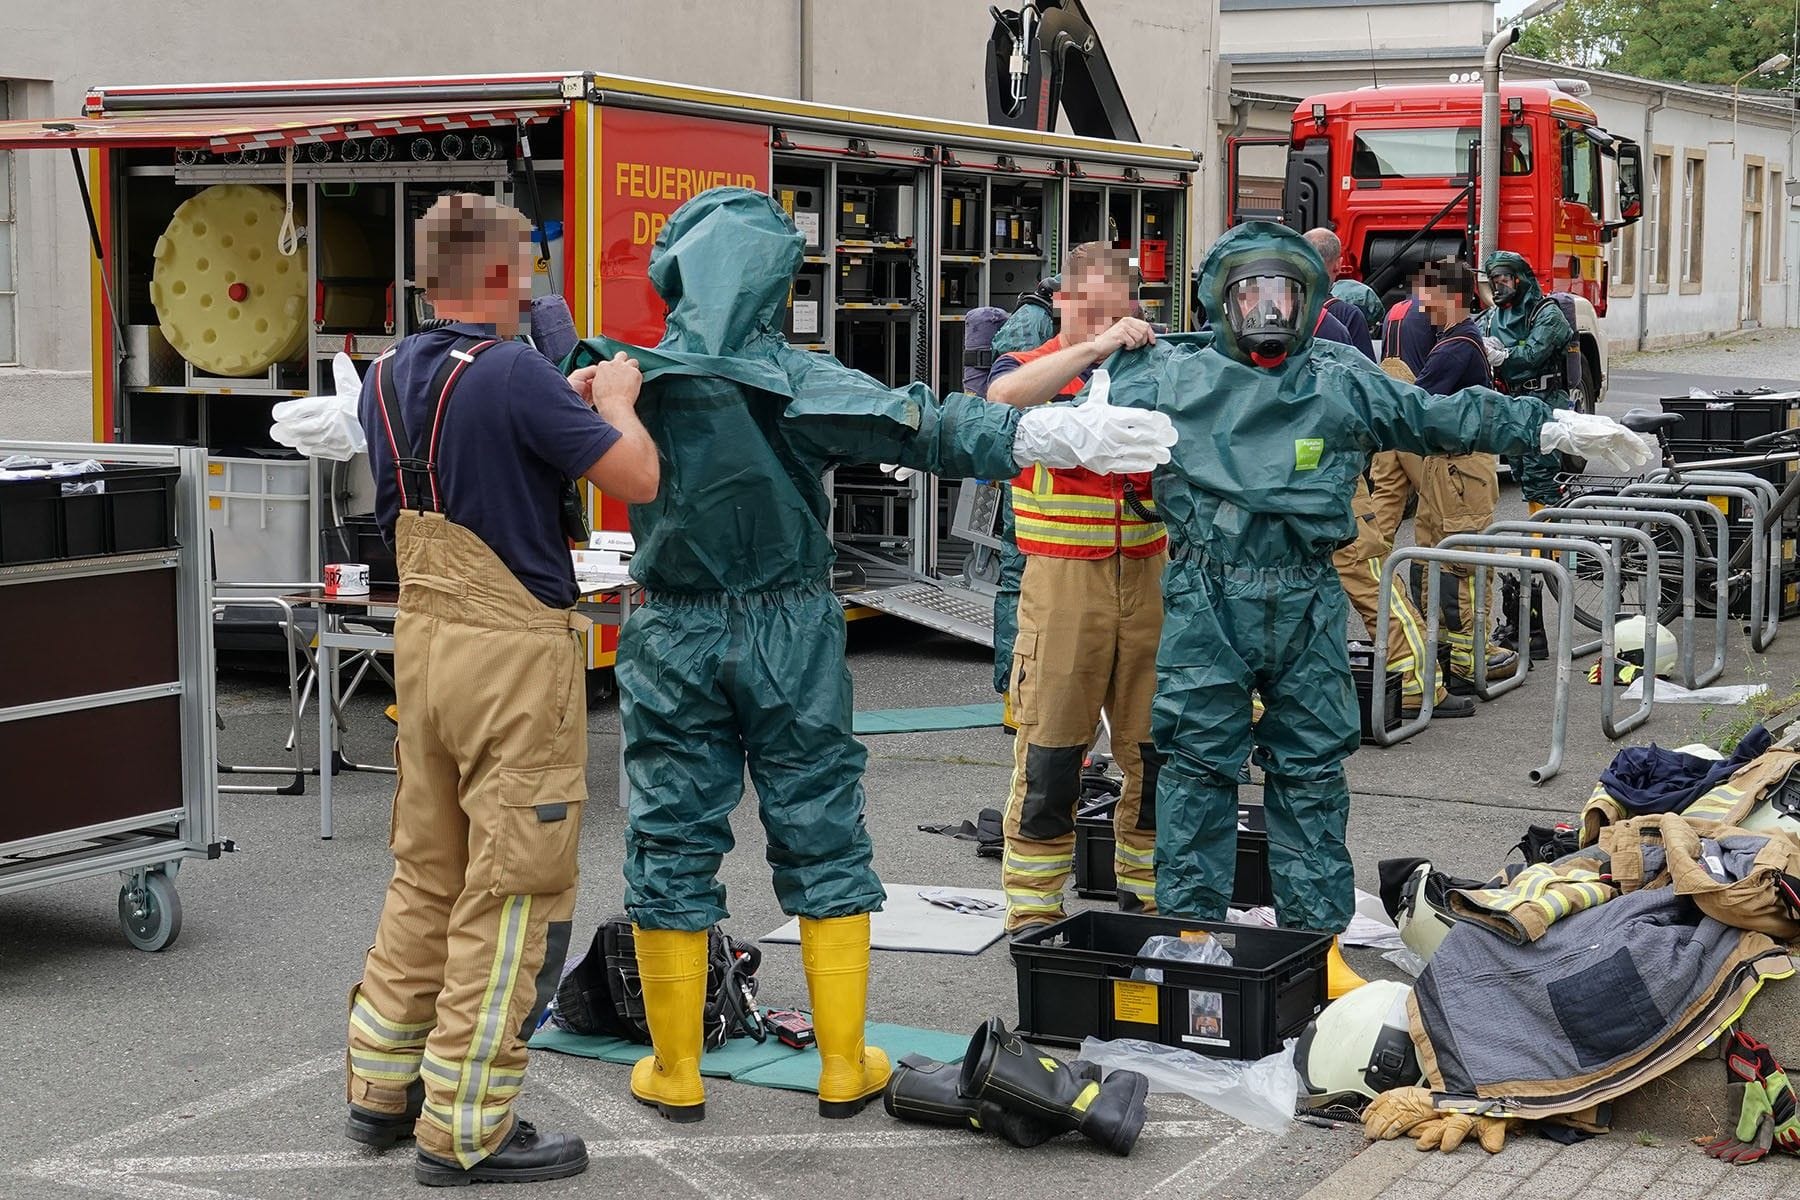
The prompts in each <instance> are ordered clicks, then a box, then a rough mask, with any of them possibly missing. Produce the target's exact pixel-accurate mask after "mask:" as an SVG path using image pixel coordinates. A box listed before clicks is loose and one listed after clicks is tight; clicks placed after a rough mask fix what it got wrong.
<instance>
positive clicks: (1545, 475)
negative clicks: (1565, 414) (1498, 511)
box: [1477, 250, 1575, 505]
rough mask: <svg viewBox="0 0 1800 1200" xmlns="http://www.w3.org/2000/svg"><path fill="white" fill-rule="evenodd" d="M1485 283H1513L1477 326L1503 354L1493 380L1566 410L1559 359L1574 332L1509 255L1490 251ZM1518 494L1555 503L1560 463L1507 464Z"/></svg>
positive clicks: (1540, 457)
mask: <svg viewBox="0 0 1800 1200" xmlns="http://www.w3.org/2000/svg"><path fill="white" fill-rule="evenodd" d="M1481 269H1482V270H1483V271H1484V272H1485V273H1486V274H1487V276H1488V278H1489V279H1490V280H1492V279H1493V276H1494V272H1495V271H1511V272H1512V273H1513V274H1514V275H1516V276H1517V277H1518V280H1519V287H1518V291H1517V292H1516V293H1514V295H1513V296H1512V297H1511V298H1510V299H1508V300H1507V302H1506V303H1501V302H1500V297H1499V296H1497V295H1496V296H1495V297H1494V301H1495V303H1494V307H1493V308H1490V309H1489V310H1488V311H1487V312H1485V313H1483V314H1482V315H1481V317H1480V318H1479V320H1478V322H1477V324H1478V326H1479V328H1480V330H1481V332H1482V334H1483V336H1485V337H1491V338H1497V339H1498V340H1499V342H1500V344H1501V345H1502V346H1504V347H1506V349H1507V350H1508V351H1509V353H1508V354H1507V356H1506V360H1505V361H1504V362H1502V363H1501V364H1500V365H1499V366H1497V367H1495V368H1494V378H1495V379H1496V380H1497V381H1498V382H1499V383H1500V384H1501V385H1502V386H1504V387H1505V388H1506V390H1507V391H1508V392H1510V393H1512V394H1513V395H1522V396H1536V397H1537V398H1538V399H1539V400H1542V401H1543V402H1544V403H1545V404H1548V405H1550V406H1551V407H1552V408H1568V407H1570V401H1569V391H1568V385H1567V380H1566V379H1564V378H1563V373H1564V354H1565V353H1566V351H1567V348H1568V345H1569V339H1570V338H1572V337H1574V336H1575V331H1574V330H1573V329H1572V328H1570V326H1569V319H1568V318H1567V317H1566V316H1564V315H1563V310H1562V309H1561V308H1560V307H1559V306H1558V305H1557V303H1556V302H1555V301H1554V300H1551V299H1550V298H1549V297H1548V296H1546V295H1544V289H1543V288H1542V287H1541V286H1540V285H1539V284H1538V278H1537V275H1536V274H1535V273H1534V272H1533V271H1532V269H1531V264H1530V263H1528V262H1526V261H1525V259H1524V258H1523V257H1522V256H1520V255H1518V254H1514V253H1513V252H1512V251H1511V250H1496V251H1494V252H1493V253H1492V254H1490V255H1488V258H1487V262H1485V263H1483V264H1482V268H1481ZM1512 469H1513V474H1514V475H1516V476H1517V477H1518V480H1519V489H1520V490H1521V491H1522V492H1524V493H1525V499H1527V500H1529V501H1530V502H1532V503H1533V504H1543V505H1553V504H1557V503H1559V502H1561V500H1562V488H1561V487H1559V486H1558V485H1557V482H1556V477H1557V475H1559V474H1561V473H1562V469H1563V465H1562V458H1561V456H1560V455H1556V454H1545V453H1543V452H1542V451H1540V450H1538V449H1536V448H1535V447H1533V448H1532V450H1531V451H1529V452H1528V453H1525V454H1521V455H1519V456H1517V457H1515V458H1514V459H1513V460H1512Z"/></svg>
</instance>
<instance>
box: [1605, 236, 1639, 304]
mask: <svg viewBox="0 0 1800 1200" xmlns="http://www.w3.org/2000/svg"><path fill="white" fill-rule="evenodd" d="M1607 258H1608V260H1609V261H1610V262H1611V264H1612V287H1611V289H1610V291H1611V293H1612V294H1613V295H1615V296H1629V295H1631V293H1632V292H1633V291H1635V290H1636V289H1637V258H1638V231H1637V226H1636V225H1627V226H1626V227H1625V228H1623V229H1621V230H1619V231H1618V232H1617V233H1615V234H1614V235H1613V240H1612V246H1611V247H1610V248H1609V249H1608V250H1607Z"/></svg>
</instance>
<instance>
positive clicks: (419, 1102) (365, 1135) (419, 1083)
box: [344, 1079, 425, 1150]
mask: <svg viewBox="0 0 1800 1200" xmlns="http://www.w3.org/2000/svg"><path fill="white" fill-rule="evenodd" d="M424 1109H425V1081H424V1080H423V1079H415V1080H413V1081H412V1082H411V1083H409V1084H407V1085H406V1111H405V1112H403V1113H384V1112H376V1111H375V1110H374V1109H370V1108H358V1107H357V1106H356V1105H354V1104H352V1105H351V1106H350V1117H349V1119H348V1120H346V1121H345V1122H344V1136H345V1137H347V1138H349V1139H350V1140H351V1141H353V1142H361V1143H362V1144H363V1145H365V1146H373V1147H375V1149H377V1150H389V1149H392V1148H393V1146H394V1143H396V1142H402V1141H405V1140H406V1139H407V1138H409V1137H411V1136H412V1135H413V1126H414V1125H416V1124H418V1123H419V1114H420V1113H421V1112H423V1111H424Z"/></svg>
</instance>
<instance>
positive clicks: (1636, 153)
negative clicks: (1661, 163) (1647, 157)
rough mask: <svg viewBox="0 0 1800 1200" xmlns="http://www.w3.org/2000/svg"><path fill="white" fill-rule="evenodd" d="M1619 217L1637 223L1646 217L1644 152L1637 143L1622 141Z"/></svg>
mask: <svg viewBox="0 0 1800 1200" xmlns="http://www.w3.org/2000/svg"><path fill="white" fill-rule="evenodd" d="M1617 153H1618V156H1619V216H1620V217H1621V218H1623V219H1624V220H1626V221H1635V220H1637V219H1638V218H1640V217H1642V216H1643V215H1644V151H1643V147H1641V146H1639V145H1638V144H1637V143H1636V142H1630V141H1625V140H1623V139H1621V140H1620V142H1619V144H1618V151H1617Z"/></svg>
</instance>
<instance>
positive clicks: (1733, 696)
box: [1619, 678, 1769, 704]
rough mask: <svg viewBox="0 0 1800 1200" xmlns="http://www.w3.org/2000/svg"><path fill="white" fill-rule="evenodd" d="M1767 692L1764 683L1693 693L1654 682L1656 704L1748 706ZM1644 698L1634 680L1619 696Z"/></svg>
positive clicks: (1640, 684) (1640, 681)
mask: <svg viewBox="0 0 1800 1200" xmlns="http://www.w3.org/2000/svg"><path fill="white" fill-rule="evenodd" d="M1768 690H1769V685H1768V684H1766V683H1732V684H1726V685H1724V686H1722V687H1703V688H1695V689H1694V690H1693V691H1691V692H1690V691H1689V690H1688V689H1686V688H1684V687H1682V686H1681V685H1680V684H1679V683H1676V682H1675V681H1674V680H1672V679H1658V680H1657V681H1656V702H1657V703H1658V704H1748V703H1750V701H1752V700H1754V699H1756V698H1757V697H1758V696H1760V695H1762V694H1763V693H1765V692H1767V691H1768ZM1643 698H1644V681H1643V679H1641V678H1639V679H1634V680H1632V681H1631V686H1630V687H1628V688H1626V689H1625V690H1624V692H1622V693H1621V694H1620V696H1619V699H1621V700H1642V699H1643Z"/></svg>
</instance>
